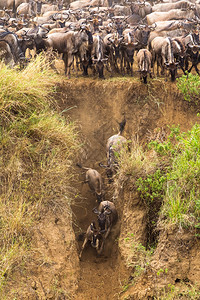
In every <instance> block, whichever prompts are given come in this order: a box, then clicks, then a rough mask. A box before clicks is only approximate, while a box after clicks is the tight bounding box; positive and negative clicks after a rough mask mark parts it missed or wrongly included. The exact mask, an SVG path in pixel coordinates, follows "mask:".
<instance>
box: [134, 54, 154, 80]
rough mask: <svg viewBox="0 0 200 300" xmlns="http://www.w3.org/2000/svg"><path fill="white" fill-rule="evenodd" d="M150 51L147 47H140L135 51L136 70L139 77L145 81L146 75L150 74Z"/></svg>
mask: <svg viewBox="0 0 200 300" xmlns="http://www.w3.org/2000/svg"><path fill="white" fill-rule="evenodd" d="M151 60H152V55H151V52H150V51H148V50H147V49H140V50H139V52H138V53H137V61H138V71H139V73H140V79H143V82H144V83H145V84H146V83H147V75H148V74H149V75H150V76H151Z"/></svg>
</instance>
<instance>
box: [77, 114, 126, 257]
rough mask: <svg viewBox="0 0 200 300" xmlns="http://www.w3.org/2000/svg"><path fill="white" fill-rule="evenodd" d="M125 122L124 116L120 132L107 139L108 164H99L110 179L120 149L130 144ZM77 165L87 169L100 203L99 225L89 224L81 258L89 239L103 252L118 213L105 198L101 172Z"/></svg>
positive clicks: (90, 182) (98, 212) (112, 204)
mask: <svg viewBox="0 0 200 300" xmlns="http://www.w3.org/2000/svg"><path fill="white" fill-rule="evenodd" d="M125 124H126V120H125V118H124V120H123V121H122V122H121V123H120V124H119V125H120V130H119V133H118V134H115V135H113V136H111V137H110V138H109V139H108V141H107V145H106V153H107V165H103V164H101V163H100V164H99V165H100V166H101V167H104V168H106V169H107V176H108V178H109V181H110V180H111V177H112V176H113V174H114V173H115V172H116V170H117V168H118V159H117V158H118V155H119V153H120V151H121V150H122V148H124V147H126V146H128V144H127V140H126V138H125V137H123V136H122V132H123V130H124V127H125ZM125 149H126V148H125ZM127 149H128V148H127ZM116 154H117V155H116ZM77 166H78V167H80V168H83V169H85V170H86V171H87V172H86V176H85V177H86V178H85V182H86V183H88V185H89V187H90V189H91V190H92V191H93V192H94V193H95V196H96V198H97V201H98V203H99V206H98V208H96V207H95V208H94V209H93V210H92V211H93V212H94V213H95V214H97V224H98V227H97V226H96V223H95V221H92V222H91V223H90V225H89V226H88V228H87V231H86V234H85V239H84V242H83V245H82V248H81V251H80V255H79V258H80V259H81V257H82V253H83V250H84V249H85V246H86V244H87V242H88V241H90V243H91V245H92V247H94V248H95V249H96V251H97V253H98V254H101V253H102V251H103V248H104V245H105V241H106V239H107V237H108V235H109V233H110V231H111V228H112V226H113V225H114V224H115V223H116V222H117V219H118V213H117V209H116V207H115V204H114V203H113V202H111V201H107V200H105V190H104V187H103V179H102V177H101V174H100V173H99V172H98V171H96V170H95V169H92V168H85V167H82V166H81V165H80V164H77Z"/></svg>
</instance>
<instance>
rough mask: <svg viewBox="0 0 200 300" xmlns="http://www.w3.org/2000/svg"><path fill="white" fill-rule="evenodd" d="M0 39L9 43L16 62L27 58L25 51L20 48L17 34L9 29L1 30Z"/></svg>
mask: <svg viewBox="0 0 200 300" xmlns="http://www.w3.org/2000/svg"><path fill="white" fill-rule="evenodd" d="M0 39H1V40H4V41H6V42H7V43H8V44H9V47H10V49H11V52H12V56H13V59H14V62H15V64H17V63H21V62H22V61H24V60H25V56H24V53H23V52H22V50H21V48H20V45H19V41H18V37H17V36H16V34H14V33H13V32H9V31H6V32H1V33H0Z"/></svg>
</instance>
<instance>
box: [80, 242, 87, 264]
mask: <svg viewBox="0 0 200 300" xmlns="http://www.w3.org/2000/svg"><path fill="white" fill-rule="evenodd" d="M87 242H88V238H87V237H86V238H85V240H84V242H83V245H82V247H81V252H80V254H79V259H80V260H81V257H82V253H83V250H84V248H85V246H86V244H87Z"/></svg>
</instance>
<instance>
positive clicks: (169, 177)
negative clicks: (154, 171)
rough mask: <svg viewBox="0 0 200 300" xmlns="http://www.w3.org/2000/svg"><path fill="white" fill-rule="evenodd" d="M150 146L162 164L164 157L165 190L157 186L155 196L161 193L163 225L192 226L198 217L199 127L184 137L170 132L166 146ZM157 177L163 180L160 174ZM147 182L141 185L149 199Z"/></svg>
mask: <svg viewBox="0 0 200 300" xmlns="http://www.w3.org/2000/svg"><path fill="white" fill-rule="evenodd" d="M162 145H163V147H162ZM166 145H167V146H166ZM151 146H154V149H155V150H156V151H157V153H158V154H159V155H160V159H162V161H163V156H165V157H166V161H165V172H166V185H165V189H164V190H162V189H161V190H160V186H159V185H158V186H157V192H158V193H159V192H161V194H163V193H164V194H163V195H164V197H163V200H164V201H163V206H162V209H161V216H162V218H163V220H164V219H165V218H166V220H165V222H172V223H175V224H179V225H185V226H186V225H189V226H194V225H195V224H196V223H198V220H199V217H200V209H199V208H200V207H199V199H200V182H199V176H200V125H199V124H196V125H194V126H193V127H192V129H191V130H190V131H188V132H187V133H180V131H179V130H178V129H177V128H172V131H171V134H170V135H169V136H168V139H167V141H166V142H165V143H163V144H162V143H157V142H153V143H151ZM160 149H162V151H160ZM163 149H164V150H163ZM158 174H159V173H158ZM160 176H161V178H162V176H163V174H160ZM159 180H161V179H159ZM149 181H151V180H150V179H149V180H147V179H146V180H144V182H143V183H142V184H143V186H144V185H145V187H144V188H143V190H146V192H147V194H146V196H148V197H149V189H148V187H147V184H149ZM154 193H155V191H154ZM143 195H145V191H143ZM150 197H153V195H150Z"/></svg>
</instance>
